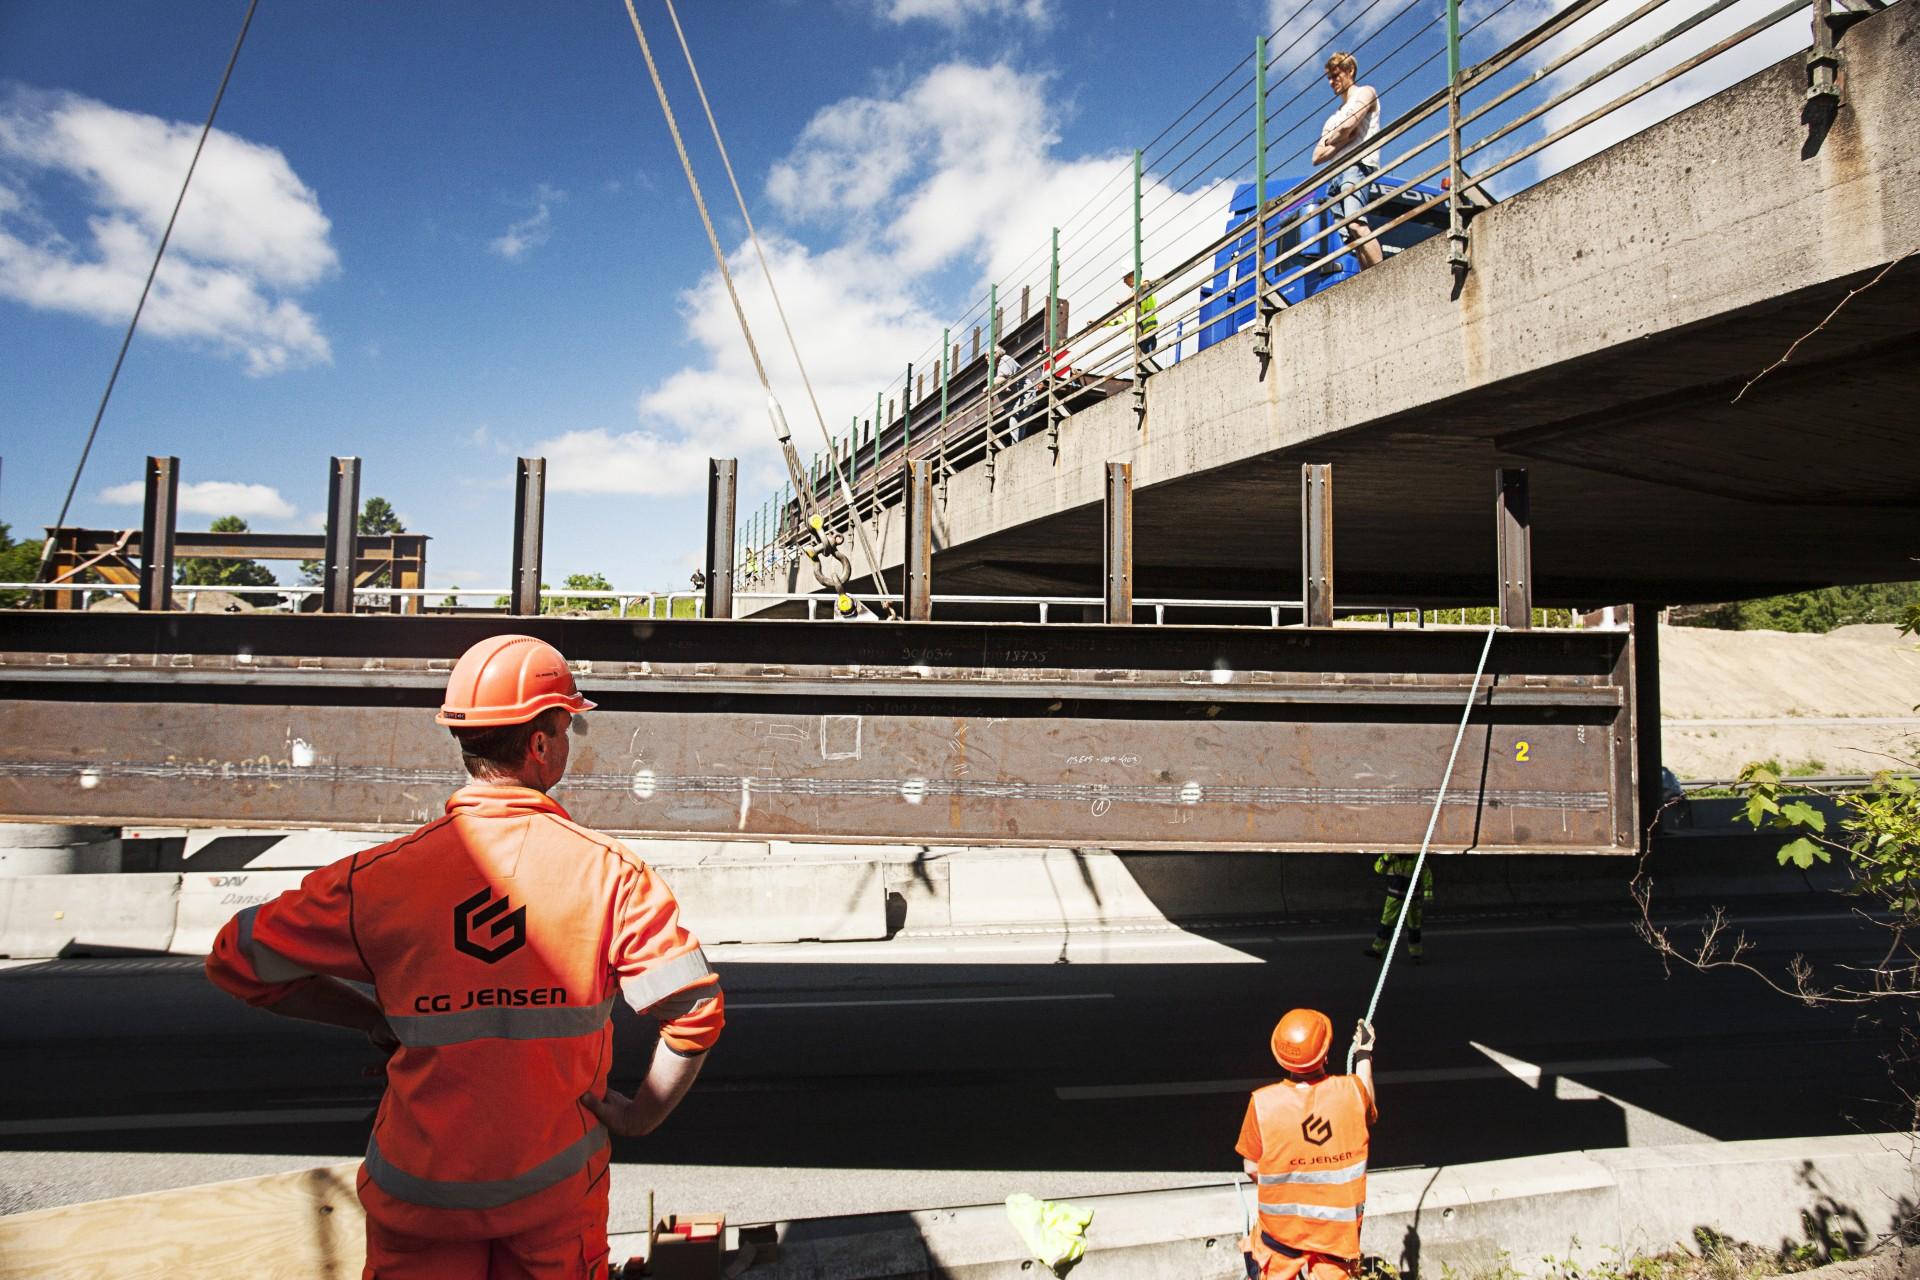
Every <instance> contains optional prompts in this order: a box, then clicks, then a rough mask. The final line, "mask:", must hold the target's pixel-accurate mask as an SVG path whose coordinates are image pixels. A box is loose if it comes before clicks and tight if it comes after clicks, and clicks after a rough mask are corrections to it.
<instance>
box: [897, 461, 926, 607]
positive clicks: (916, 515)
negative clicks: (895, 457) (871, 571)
mask: <svg viewBox="0 0 1920 1280" xmlns="http://www.w3.org/2000/svg"><path fill="white" fill-rule="evenodd" d="M903 501H904V503H905V507H906V540H907V542H906V548H905V550H904V553H903V566H902V572H904V573H905V575H906V579H907V581H906V591H907V621H909V622H930V621H932V620H933V473H932V472H931V471H930V470H929V469H928V467H927V464H926V463H925V462H915V461H914V460H912V459H908V460H907V483H906V495H905V497H904V499H903Z"/></svg>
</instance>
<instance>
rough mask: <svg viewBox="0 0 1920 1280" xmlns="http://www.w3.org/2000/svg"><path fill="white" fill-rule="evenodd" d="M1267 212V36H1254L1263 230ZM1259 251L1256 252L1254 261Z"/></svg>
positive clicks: (1259, 225) (1258, 203) (1256, 206)
mask: <svg viewBox="0 0 1920 1280" xmlns="http://www.w3.org/2000/svg"><path fill="white" fill-rule="evenodd" d="M1266 213H1267V38H1266V37H1265V36H1255V37H1254V38H1253V225H1254V227H1255V228H1256V229H1257V230H1256V234H1258V231H1259V230H1264V229H1265V225H1266ZM1258 260H1259V255H1258V254H1256V255H1255V261H1256V262H1257V261H1258Z"/></svg>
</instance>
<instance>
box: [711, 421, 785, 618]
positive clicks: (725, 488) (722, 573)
mask: <svg viewBox="0 0 1920 1280" xmlns="http://www.w3.org/2000/svg"><path fill="white" fill-rule="evenodd" d="M738 475H739V464H738V463H737V462H735V461H734V459H732V458H708V459H707V585H706V592H707V599H706V606H707V609H706V613H707V616H708V617H709V618H731V617H732V616H733V509H734V499H735V491H736V486H737V483H738ZM810 505H811V504H810V503H804V502H803V503H801V504H800V510H802V511H805V510H807V509H808V507H809V506H810Z"/></svg>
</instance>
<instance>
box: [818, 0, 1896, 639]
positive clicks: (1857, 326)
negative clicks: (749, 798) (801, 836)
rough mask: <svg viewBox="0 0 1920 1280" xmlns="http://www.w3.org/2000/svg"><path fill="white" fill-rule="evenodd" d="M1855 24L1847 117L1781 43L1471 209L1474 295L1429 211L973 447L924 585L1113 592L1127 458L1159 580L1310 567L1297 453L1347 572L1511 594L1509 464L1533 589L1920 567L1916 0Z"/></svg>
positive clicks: (1289, 590) (1241, 582) (1269, 579)
mask: <svg viewBox="0 0 1920 1280" xmlns="http://www.w3.org/2000/svg"><path fill="white" fill-rule="evenodd" d="M1841 47H1842V51H1843V52H1844V54H1845V55H1846V58H1847V72H1846V82H1845V100H1844V104H1843V105H1842V107H1841V108H1840V110H1839V111H1838V113H1837V116H1835V118H1833V119H1832V121H1831V124H1830V127H1827V128H1825V129H1822V128H1819V127H1818V126H1816V125H1813V124H1809V123H1808V122H1807V121H1806V120H1804V119H1803V108H1804V102H1805V89H1806V75H1805V69H1804V65H1803V62H1802V59H1801V58H1799V57H1795V58H1791V59H1788V60H1787V61H1785V62H1782V63H1780V64H1778V65H1776V66H1774V67H1772V68H1770V69H1768V70H1766V71H1764V72H1761V73H1759V74H1757V75H1755V76H1753V77H1751V78H1749V79H1747V80H1745V81H1743V82H1741V83H1740V84H1737V85H1735V86H1733V87H1731V88H1729V89H1727V90H1725V91H1724V92H1722V93H1719V94H1717V95H1715V96H1714V97H1712V98H1710V99H1708V100H1706V101H1704V102H1702V103H1700V104H1698V105H1696V106H1694V107H1692V108H1691V109H1689V110H1687V111H1685V112H1682V113H1681V114H1679V115H1677V116H1675V117H1673V118H1672V119H1669V120H1667V121H1665V122H1664V123H1661V124H1659V125H1656V126H1654V127H1652V128H1650V129H1648V130H1646V131H1645V132H1643V133H1641V134H1639V135H1637V136H1635V137H1633V138H1631V139H1628V140H1626V141H1624V142H1622V143H1620V144H1618V145H1616V146H1614V147H1612V148H1610V149H1609V150H1607V151H1605V152H1602V153H1601V154H1598V155H1596V156H1593V157H1592V158H1590V159H1588V160H1586V161H1584V162H1582V163H1580V164H1578V165H1576V166H1574V167H1572V168H1570V169H1568V170H1566V171H1564V172H1562V173H1560V174H1558V175H1556V176H1555V177H1553V178H1551V179H1549V180H1547V181H1545V182H1543V183H1541V184H1539V185H1538V186H1535V187H1533V188H1531V189H1529V190H1527V191H1525V192H1523V193H1521V194H1519V195H1516V196H1514V197H1512V198H1511V199H1509V200H1507V201H1505V202H1503V203H1501V204H1499V205H1498V206H1496V207H1494V208H1492V209H1490V210H1488V211H1486V212H1484V213H1483V214H1481V215H1480V216H1479V217H1478V218H1477V219H1476V220H1475V221H1474V223H1473V225H1472V250H1471V252H1472V260H1473V269H1472V271H1471V272H1470V273H1469V274H1468V275H1467V277H1466V279H1465V281H1464V284H1463V286H1462V287H1461V288H1460V290H1459V292H1458V295H1457V297H1455V296H1451V295H1452V289H1451V287H1450V286H1451V283H1452V282H1451V279H1450V276H1449V273H1448V271H1447V268H1446V265H1445V259H1444V254H1445V251H1446V245H1445V243H1444V241H1442V240H1434V241H1429V242H1427V243H1425V244H1422V245H1420V246H1418V247H1416V248H1414V249H1412V250H1409V251H1408V252H1406V253H1404V254H1402V255H1400V256H1399V257H1398V258H1396V259H1394V260H1393V261H1391V262H1389V263H1388V264H1386V265H1385V266H1384V267H1383V268H1382V269H1379V270H1376V271H1373V272H1369V273H1367V274H1365V275H1362V276H1360V277H1358V278H1357V279H1355V280H1352V281H1350V282H1348V283H1346V284H1343V285H1342V286H1340V287H1339V288H1337V289H1333V290H1330V291H1328V292H1326V293H1324V294H1321V295H1319V296H1318V297H1315V298H1313V299H1311V300H1309V301H1308V302H1306V303H1305V304H1303V305H1301V306H1298V307H1295V308H1292V309H1290V310H1288V311H1285V312H1282V313H1281V314H1280V315H1279V316H1277V317H1276V318H1275V321H1274V338H1273V343H1274V349H1275V351H1276V352H1277V353H1278V355H1277V357H1276V359H1275V360H1274V361H1273V362H1272V363H1271V365H1269V366H1266V367H1263V366H1262V364H1261V363H1260V362H1259V361H1258V360H1257V359H1256V357H1255V355H1254V352H1253V347H1252V338H1253V335H1252V333H1251V331H1250V330H1249V331H1243V332H1242V333H1241V334H1239V335H1238V336H1236V337H1235V338H1233V339H1231V340H1229V341H1227V342H1224V343H1221V344H1219V345H1217V346H1215V347H1212V348H1210V349H1209V350H1207V351H1205V352H1202V353H1200V354H1199V355H1198V356H1196V357H1194V358H1192V359H1189V360H1185V361H1183V362H1181V363H1180V364H1179V365H1177V366H1175V367H1172V368H1170V369H1168V370H1166V371H1165V372H1164V373H1162V374H1160V375H1158V376H1156V377H1155V378H1154V379H1153V380H1152V381H1151V382H1150V384H1149V392H1148V396H1149V400H1148V411H1147V414H1146V418H1145V421H1144V424H1142V423H1141V422H1140V421H1139V420H1138V419H1137V418H1136V415H1135V413H1134V412H1133V408H1132V404H1131V401H1130V398H1129V397H1126V396H1124V395H1123V396H1119V397H1115V398H1114V399H1112V400H1108V401H1106V402H1104V403H1102V404H1099V405H1096V406H1094V407H1092V408H1089V409H1086V410H1083V411H1082V412H1080V413H1077V414H1075V415H1074V416H1073V417H1072V418H1071V419H1070V420H1069V421H1068V422H1067V423H1066V424H1065V425H1064V427H1063V430H1062V432H1061V449H1060V452H1059V455H1058V457H1057V458H1056V457H1054V456H1053V455H1052V454H1051V452H1050V451H1049V449H1048V447H1047V443H1046V441H1045V439H1044V437H1035V438H1032V439H1029V440H1025V441H1022V442H1020V443H1018V444H1015V445H1013V446H1011V447H1009V448H1008V449H1007V450H1005V451H1004V452H1003V453H1001V455H1000V457H999V459H998V464H997V466H996V468H995V476H994V478H993V481H992V482H991V483H989V481H988V478H987V468H985V467H983V466H978V465H976V466H973V467H971V468H969V469H967V470H964V471H961V472H959V473H957V474H956V475H954V476H953V478H952V480H951V483H950V486H949V490H948V493H947V497H946V502H945V503H944V505H943V506H939V507H938V508H937V510H936V513H935V546H936V549H937V554H936V558H935V564H934V571H935V579H934V581H935V588H934V589H935V590H936V592H941V593H955V592H993V593H1007V594H1015V593H1019V594H1029V593H1031V594H1085V595H1098V594H1099V593H1100V581H1101V543H1102V539H1101V527H1100V526H1101V507H1100V502H1101V494H1102V483H1103V473H1104V468H1105V464H1106V463H1107V462H1108V461H1110V460H1123V461H1129V462H1131V463H1132V464H1133V467H1134V472H1133V474H1134V484H1135V513H1134V539H1135V541H1134V548H1135V550H1134V555H1135V591H1136V593H1137V594H1138V595H1141V596H1173V595H1186V596H1194V595H1202V596H1243V597H1265V598H1286V597H1297V595H1298V593H1299V572H1300V546H1299V538H1300V534H1299V527H1300V514H1299V468H1300V464H1302V463H1303V462H1331V463H1333V464H1334V485H1333V496H1334V529H1335V533H1334V549H1335V563H1336V585H1337V591H1338V598H1339V599H1341V600H1344V601H1360V600H1366V601H1374V600H1395V601H1402V602H1413V601H1420V602H1426V603H1440V602H1456V601H1472V602H1475V603H1479V602H1485V601H1489V600H1491V599H1492V598H1493V595H1494V574H1493V564H1494V524H1493V501H1492V499H1493V490H1494V480H1493V472H1494V470H1495V468H1497V467H1515V466H1518V467H1526V468H1528V469H1529V471H1530V474H1531V484H1532V505H1533V522H1534V526H1533V552H1534V568H1535V599H1536V602H1538V603H1542V604H1599V603H1604V602H1609V601H1619V600H1656V601H1666V602H1682V601H1704V600H1723V599H1734V598H1742V597H1748V596H1755V595H1764V594H1769V593H1773V592H1777V591H1786V590H1794V589H1800V588H1803V587H1807V586H1813V585H1821V584H1829V583H1840V582H1868V581H1880V580H1891V579H1900V578H1911V577H1915V576H1920V566H1917V565H1916V563H1915V559H1914V558H1915V557H1916V556H1920V256H1915V257H1906V258H1904V260H1902V256H1903V255H1906V254H1910V253H1913V251H1914V250H1915V249H1916V248H1920V107H1917V106H1916V103H1920V8H1916V6H1915V5H1912V4H1899V5H1895V6H1894V7H1892V8H1890V9H1888V10H1886V11H1885V12H1883V13H1881V14H1879V15H1877V16H1875V17H1873V18H1871V19H1869V20H1867V21H1864V22H1862V23H1860V24H1859V25H1857V26H1856V27H1854V28H1853V29H1852V30H1851V31H1849V32H1848V33H1847V34H1846V36H1845V37H1844V39H1843V40H1842V42H1841ZM1869 281H1872V282H1873V283H1872V287H1871V288H1866V289H1865V290H1864V291H1862V292H1860V293H1858V294H1857V295H1855V296H1853V297H1852V298H1851V299H1850V300H1849V301H1847V303H1846V305H1845V306H1844V308H1842V309H1841V310H1840V311H1839V313H1838V314H1837V315H1834V316H1832V317H1831V318H1830V319H1829V318H1828V316H1829V313H1830V312H1832V311H1833V310H1834V308H1835V306H1836V304H1838V303H1840V302H1841V300H1842V299H1844V298H1847V296H1848V294H1849V292H1850V291H1851V290H1854V289H1856V288H1859V287H1861V286H1863V285H1866V284H1867V283H1868V282H1869ZM1823 320H1824V324H1823ZM1809 335H1810V336H1809ZM1796 342H1798V343H1799V345H1798V346H1797V347H1795V346H1794V344H1795V343H1796ZM1789 348H1794V350H1793V356H1792V359H1791V361H1790V362H1789V363H1787V364H1785V365H1783V366H1780V367H1777V368H1773V369H1772V370H1771V371H1770V372H1767V373H1766V374H1765V375H1764V376H1763V377H1760V378H1759V380H1758V381H1757V382H1755V383H1753V385H1752V386H1751V387H1747V384H1748V383H1749V381H1750V380H1752V379H1753V378H1754V377H1755V376H1756V375H1757V374H1760V373H1761V371H1762V370H1766V369H1768V368H1769V366H1770V365H1773V364H1774V362H1775V361H1777V360H1778V359H1779V358H1780V357H1781V356H1782V355H1783V354H1785V353H1786V352H1787V351H1788V350H1789ZM1743 387H1746V390H1745V391H1744V394H1742V390H1743ZM901 533H902V530H901V521H900V519H899V516H898V512H897V510H891V511H889V512H888V514H887V516H886V517H885V518H884V519H883V520H882V535H883V545H884V553H883V558H884V560H885V562H886V564H887V566H888V567H889V568H894V567H896V566H897V565H898V564H899V562H900V543H901ZM888 577H889V583H890V585H891V586H892V587H894V588H896V589H897V587H898V585H899V584H898V581H897V576H896V574H892V573H890V574H889V575H888ZM796 585H798V584H796Z"/></svg>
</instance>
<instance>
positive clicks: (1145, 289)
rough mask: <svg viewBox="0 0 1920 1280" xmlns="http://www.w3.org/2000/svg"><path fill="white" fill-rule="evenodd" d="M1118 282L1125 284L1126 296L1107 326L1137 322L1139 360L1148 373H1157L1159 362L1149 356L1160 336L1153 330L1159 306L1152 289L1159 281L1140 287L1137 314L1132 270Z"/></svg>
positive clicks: (1157, 320)
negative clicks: (1138, 329)
mask: <svg viewBox="0 0 1920 1280" xmlns="http://www.w3.org/2000/svg"><path fill="white" fill-rule="evenodd" d="M1120 283H1121V284H1124V285H1125V286H1127V296H1126V298H1125V299H1123V300H1122V301H1121V303H1120V309H1119V311H1118V313H1117V314H1115V316H1114V317H1113V319H1111V320H1109V321H1107V327H1108V328H1109V329H1111V328H1113V327H1114V326H1116V325H1122V324H1125V325H1132V324H1138V325H1139V327H1140V356H1141V361H1142V363H1144V364H1145V365H1146V366H1147V372H1148V373H1158V372H1160V365H1159V362H1157V361H1155V360H1152V359H1150V358H1149V357H1151V356H1152V355H1153V349H1154V348H1155V347H1156V346H1158V345H1159V344H1160V338H1159V336H1158V335H1157V334H1156V333H1155V332H1154V330H1156V329H1158V328H1159V327H1160V317H1159V316H1158V315H1157V314H1155V313H1156V312H1157V311H1158V310H1159V308H1160V301H1159V299H1157V298H1155V297H1154V296H1153V293H1154V290H1155V289H1156V288H1158V287H1159V282H1158V281H1155V280H1149V281H1147V282H1146V284H1144V285H1142V286H1141V287H1140V290H1139V294H1140V308H1139V312H1138V315H1137V316H1136V314H1135V311H1134V305H1133V300H1134V288H1133V272H1131V271H1129V272H1127V274H1125V275H1123V276H1121V277H1120Z"/></svg>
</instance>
